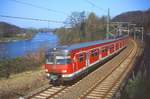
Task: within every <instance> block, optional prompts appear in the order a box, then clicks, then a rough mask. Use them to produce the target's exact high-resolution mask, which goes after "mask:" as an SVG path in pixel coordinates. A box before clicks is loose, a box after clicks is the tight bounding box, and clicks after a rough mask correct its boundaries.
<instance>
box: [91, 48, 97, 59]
mask: <svg viewBox="0 0 150 99" xmlns="http://www.w3.org/2000/svg"><path fill="white" fill-rule="evenodd" d="M98 54H99V52H98V49H95V50H92V51H91V56H92V57H95V56H98Z"/></svg>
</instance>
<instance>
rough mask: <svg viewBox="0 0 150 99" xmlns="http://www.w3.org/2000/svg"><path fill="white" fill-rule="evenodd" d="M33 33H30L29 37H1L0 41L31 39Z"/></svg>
mask: <svg viewBox="0 0 150 99" xmlns="http://www.w3.org/2000/svg"><path fill="white" fill-rule="evenodd" d="M34 36H35V35H32V36H30V37H21V36H20V37H3V38H2V37H1V38H0V43H7V42H16V41H22V40H31V39H32V38H33V37H34Z"/></svg>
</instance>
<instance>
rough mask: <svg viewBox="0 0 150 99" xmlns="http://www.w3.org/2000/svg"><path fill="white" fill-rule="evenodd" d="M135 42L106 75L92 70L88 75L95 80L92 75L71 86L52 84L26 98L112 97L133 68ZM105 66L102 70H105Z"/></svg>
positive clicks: (95, 98)
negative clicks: (98, 75)
mask: <svg viewBox="0 0 150 99" xmlns="http://www.w3.org/2000/svg"><path fill="white" fill-rule="evenodd" d="M132 42H133V41H132ZM133 44H134V47H132V48H128V49H130V50H129V53H128V55H124V57H123V58H122V60H121V61H119V62H117V63H115V64H114V65H117V66H114V68H112V69H110V70H109V72H106V74H105V75H104V76H102V77H99V78H98V77H97V78H96V76H94V75H97V74H96V73H95V74H94V72H98V70H96V71H94V72H92V74H89V75H88V76H93V77H95V82H94V80H92V79H90V77H89V78H88V77H85V79H82V80H80V81H78V82H77V83H75V84H74V85H72V86H69V87H68V86H52V85H50V86H49V87H47V88H45V89H43V90H41V91H39V92H37V93H35V94H32V95H30V96H28V97H25V98H26V99H55V98H56V99H60V97H61V99H86V98H87V99H107V98H110V97H112V96H113V95H114V93H115V92H116V91H117V90H118V88H119V86H120V84H121V83H122V81H123V79H124V78H125V77H126V74H127V73H128V72H129V71H130V69H131V68H132V67H131V66H130V65H131V64H132V61H131V59H133V58H134V57H135V56H136V52H137V45H136V43H135V42H134V43H133ZM118 59H119V58H118ZM103 68H104V67H103ZM103 68H102V70H101V71H103ZM109 68H110V67H109ZM100 69H101V68H100ZM104 70H105V71H106V70H108V69H107V68H106V69H104ZM99 73H100V72H99ZM101 75H102V74H101ZM90 80H91V81H90ZM87 81H88V82H87Z"/></svg>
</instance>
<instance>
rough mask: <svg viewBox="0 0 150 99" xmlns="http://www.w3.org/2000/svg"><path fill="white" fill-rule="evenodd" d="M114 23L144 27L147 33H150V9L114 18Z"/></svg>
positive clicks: (126, 13)
mask: <svg viewBox="0 0 150 99" xmlns="http://www.w3.org/2000/svg"><path fill="white" fill-rule="evenodd" d="M112 21H123V22H132V23H135V24H137V26H144V30H145V32H150V9H148V10H146V11H130V12H125V13H122V14H120V15H117V16H116V17H114V18H113V19H112Z"/></svg>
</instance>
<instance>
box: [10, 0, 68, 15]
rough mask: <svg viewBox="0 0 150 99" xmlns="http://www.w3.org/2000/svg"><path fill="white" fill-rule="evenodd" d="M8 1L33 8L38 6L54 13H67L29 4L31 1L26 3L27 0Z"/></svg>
mask: <svg viewBox="0 0 150 99" xmlns="http://www.w3.org/2000/svg"><path fill="white" fill-rule="evenodd" d="M9 1H12V2H16V3H19V4H24V5H28V6H31V7H34V8H39V9H43V10H47V11H50V12H54V13H59V14H63V15H67V13H65V12H62V11H58V10H54V9H50V8H46V7H43V6H39V5H35V4H31V3H28V2H24V1H19V0H9Z"/></svg>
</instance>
